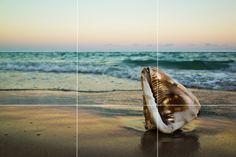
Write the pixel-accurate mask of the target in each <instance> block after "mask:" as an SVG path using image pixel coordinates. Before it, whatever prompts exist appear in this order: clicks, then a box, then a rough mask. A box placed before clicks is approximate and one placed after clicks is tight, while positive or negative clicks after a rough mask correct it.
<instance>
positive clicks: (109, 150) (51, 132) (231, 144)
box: [0, 89, 236, 157]
mask: <svg viewBox="0 0 236 157" xmlns="http://www.w3.org/2000/svg"><path fill="white" fill-rule="evenodd" d="M191 90H192V92H193V93H194V94H195V95H196V96H197V97H199V99H200V102H201V104H202V105H203V107H202V112H201V115H200V117H199V118H198V119H196V120H194V121H192V122H191V123H189V125H187V126H185V127H184V128H183V129H182V131H179V132H176V133H174V134H172V135H164V134H161V133H157V132H156V131H146V130H145V129H144V117H143V113H142V97H141V95H142V92H141V91H140V90H130V91H122V90H121V91H103V92H98V91H97V92H96V91H95V92H78V93H75V92H65V91H64V92H63V91H60V92H58V91H37V90H35V91H0V98H1V100H0V102H1V104H2V105H1V107H0V108H1V110H0V121H1V126H0V127H1V129H0V135H1V136H0V139H1V140H0V141H1V143H0V148H1V150H0V156H4V157H13V156H15V155H16V154H17V156H18V157H21V156H36V157H39V156H44V157H47V156H60V157H64V156H65V157H70V156H71V157H73V156H75V155H76V154H75V152H76V137H78V152H79V156H82V157H90V156H91V157H101V156H103V157H110V156H114V157H116V156H117V157H118V156H119V157H120V156H129V157H133V156H134V157H151V156H157V153H158V154H159V155H160V156H164V157H165V156H171V157H175V156H176V157H185V156H186V157H187V156H196V157H203V156H212V157H221V156H227V157H234V156H235V154H236V150H235V145H236V142H235V141H236V136H235V131H236V117H235V113H236V106H233V105H234V102H235V98H236V93H235V92H226V91H212V90H200V89H191ZM77 94H78V96H79V104H78V112H77V114H78V119H77V120H76V107H75V106H73V103H74V102H75V99H76V97H75V96H76V95H77ZM29 102H31V103H29ZM67 102H68V103H67ZM33 104H36V105H38V106H32V105H33ZM222 104H224V106H221V105H222ZM6 105H11V106H6ZM19 105H21V106H19ZM25 105H30V106H25ZM42 105H46V106H42ZM48 105H49V106H48ZM227 105H228V106H227ZM76 122H78V132H77V133H76ZM157 142H158V143H157ZM12 149H14V151H12Z"/></svg>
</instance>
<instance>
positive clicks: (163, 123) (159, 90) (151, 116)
mask: <svg viewBox="0 0 236 157" xmlns="http://www.w3.org/2000/svg"><path fill="white" fill-rule="evenodd" d="M141 85H142V90H143V103H144V105H143V112H144V117H145V128H146V129H147V130H151V129H158V130H160V131H161V132H163V133H172V132H174V131H175V130H178V129H180V128H182V127H183V126H184V125H185V124H186V123H188V122H190V121H192V120H193V119H195V118H196V117H197V115H198V113H199V111H200V108H201V105H200V103H199V101H198V99H197V98H196V97H195V96H194V95H193V94H192V93H191V92H190V91H188V90H187V89H186V88H185V87H184V86H183V85H181V84H180V83H178V82H177V81H175V80H174V79H172V78H171V77H170V76H168V75H167V74H165V73H164V72H163V71H161V70H160V69H158V68H155V67H152V68H144V69H143V70H142V72H141Z"/></svg>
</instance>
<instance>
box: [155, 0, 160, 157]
mask: <svg viewBox="0 0 236 157" xmlns="http://www.w3.org/2000/svg"><path fill="white" fill-rule="evenodd" d="M159 5H160V3H159V0H157V3H156V9H157V12H156V40H157V46H156V48H157V49H156V51H157V52H156V53H157V67H158V52H159V28H160V27H159V24H160V22H159V16H160V14H159V11H160V10H159V9H160V8H159V7H160V6H159ZM157 99H158V95H157ZM156 140H157V157H158V156H159V154H158V145H159V141H158V129H157V139H156Z"/></svg>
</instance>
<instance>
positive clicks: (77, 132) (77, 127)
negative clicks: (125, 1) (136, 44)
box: [75, 0, 79, 157]
mask: <svg viewBox="0 0 236 157" xmlns="http://www.w3.org/2000/svg"><path fill="white" fill-rule="evenodd" d="M76 57H77V64H76V85H77V86H76V109H75V111H76V120H75V122H76V135H75V138H76V146H75V147H76V148H75V149H76V152H75V154H76V157H78V156H79V126H78V121H79V120H78V117H79V115H78V111H79V110H78V103H79V93H78V91H79V74H78V72H79V1H78V0H76Z"/></svg>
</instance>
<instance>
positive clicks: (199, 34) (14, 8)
mask: <svg viewBox="0 0 236 157" xmlns="http://www.w3.org/2000/svg"><path fill="white" fill-rule="evenodd" d="M235 15H236V1H235V0H40V1H39V0H24V1H19V0H1V1H0V23H1V27H0V51H77V48H78V50H79V51H157V50H158V51H236V16H235ZM77 44H78V45H77ZM77 46H78V47H77Z"/></svg>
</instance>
